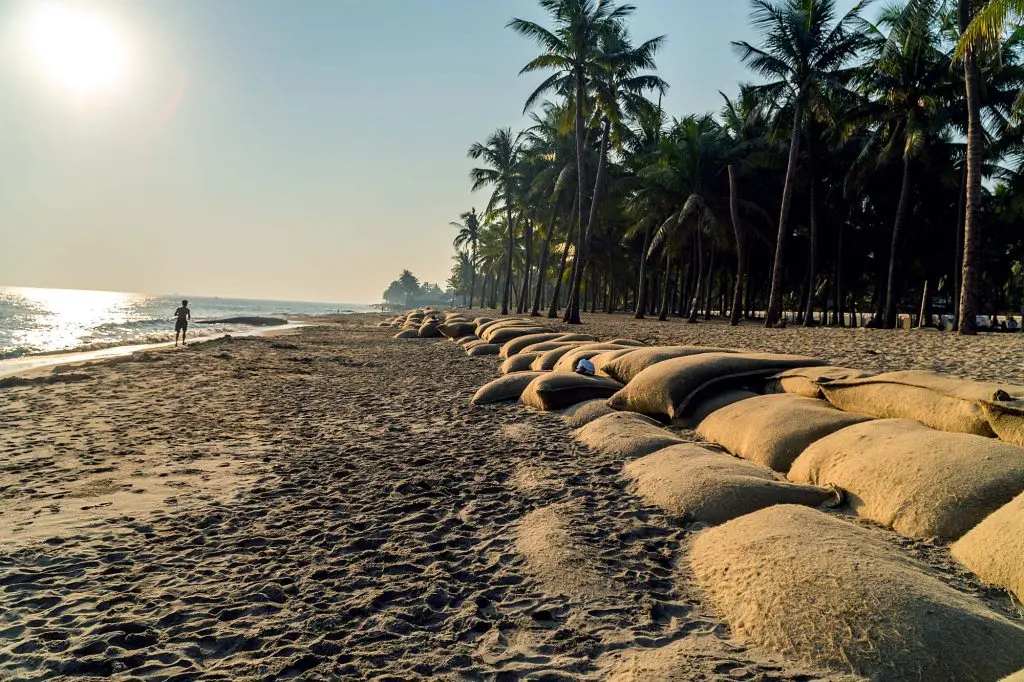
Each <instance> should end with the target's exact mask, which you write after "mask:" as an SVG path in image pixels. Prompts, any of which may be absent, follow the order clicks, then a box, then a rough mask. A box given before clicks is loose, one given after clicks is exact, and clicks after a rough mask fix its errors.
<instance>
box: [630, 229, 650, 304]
mask: <svg viewBox="0 0 1024 682" xmlns="http://www.w3.org/2000/svg"><path fill="white" fill-rule="evenodd" d="M650 245H651V225H650V223H648V224H647V227H646V228H645V229H644V248H643V251H641V252H640V280H639V284H637V290H636V312H635V313H633V319H634V320H642V319H644V313H645V311H646V309H647V249H648V248H649V247H650Z"/></svg>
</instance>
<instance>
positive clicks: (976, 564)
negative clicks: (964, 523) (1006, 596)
mask: <svg viewBox="0 0 1024 682" xmlns="http://www.w3.org/2000/svg"><path fill="white" fill-rule="evenodd" d="M950 551H951V552H952V553H953V556H954V557H956V558H957V560H958V561H959V562H960V563H962V564H963V565H964V566H966V567H967V568H969V569H970V570H971V571H972V572H974V573H975V574H976V575H977V576H978V577H979V578H981V579H982V580H984V581H985V582H986V583H988V584H990V585H998V586H999V587H1002V588H1003V589H1006V590H1009V591H1010V592H1013V593H1014V594H1015V595H1017V599H1018V600H1020V601H1022V602H1024V494H1021V495H1018V496H1017V497H1015V498H1014V499H1012V500H1010V501H1009V502H1007V503H1006V504H1004V505H1003V506H1002V507H1000V508H999V509H997V510H996V511H994V512H993V513H992V514H990V515H989V516H988V517H987V518H986V519H985V520H984V521H982V522H981V523H979V524H978V525H977V526H975V527H974V528H972V529H971V530H970V531H968V532H967V534H966V535H964V536H963V537H962V538H960V539H959V540H957V541H956V542H955V543H953V545H952V546H951V547H950Z"/></svg>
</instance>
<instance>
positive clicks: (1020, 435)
mask: <svg viewBox="0 0 1024 682" xmlns="http://www.w3.org/2000/svg"><path fill="white" fill-rule="evenodd" d="M995 397H996V398H998V400H981V401H979V405H980V406H981V411H982V414H984V415H985V421H987V422H988V426H989V428H990V429H992V432H993V433H995V434H996V437H997V438H998V439H999V440H1003V441H1006V442H1007V443H1013V444H1014V445H1021V446H1024V400H1013V399H1011V398H1010V396H1008V395H1006V396H1004V395H1003V394H997V395H996V396H995Z"/></svg>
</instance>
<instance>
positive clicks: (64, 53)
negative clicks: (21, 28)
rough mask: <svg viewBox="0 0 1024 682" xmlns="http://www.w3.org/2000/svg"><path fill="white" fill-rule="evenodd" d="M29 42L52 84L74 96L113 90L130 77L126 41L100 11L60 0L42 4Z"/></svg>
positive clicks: (129, 55)
mask: <svg viewBox="0 0 1024 682" xmlns="http://www.w3.org/2000/svg"><path fill="white" fill-rule="evenodd" d="M28 41H29V47H30V49H31V51H32V54H33V56H34V58H35V60H36V62H37V64H38V65H39V66H40V67H41V69H42V71H43V73H44V75H45V76H46V78H47V79H48V80H49V81H50V83H51V84H53V85H55V86H57V87H59V88H61V89H63V90H66V91H68V92H70V93H72V94H74V95H79V96H89V95H95V94H100V93H103V92H108V91H111V90H115V89H117V88H118V87H120V86H122V85H123V84H124V83H125V81H126V79H127V77H128V73H129V70H130V66H131V54H130V52H131V51H130V49H129V46H128V41H127V40H126V38H125V36H124V35H123V34H122V33H121V32H120V31H119V30H118V27H117V26H116V24H115V23H114V22H113V21H111V19H110V18H109V17H106V16H104V15H102V14H99V13H98V12H96V11H92V10H89V9H87V8H84V7H79V6H72V5H69V4H67V3H63V2H57V1H56V0H54V1H51V2H43V3H40V4H39V5H37V6H36V8H35V10H34V14H33V16H32V18H31V20H30V23H29V34H28Z"/></svg>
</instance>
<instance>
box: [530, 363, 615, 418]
mask: <svg viewBox="0 0 1024 682" xmlns="http://www.w3.org/2000/svg"><path fill="white" fill-rule="evenodd" d="M620 388H622V384H620V383H619V382H617V381H612V380H611V379H606V378H605V377H588V376H582V375H580V374H570V373H568V372H558V373H554V372H545V373H544V374H543V376H539V377H537V378H536V379H534V380H533V381H532V382H530V385H529V386H527V387H526V390H525V391H523V402H524V403H526V404H527V405H530V406H531V407H536V408H537V409H539V410H561V409H563V408H566V407H569V406H570V405H575V404H576V403H582V402H583V401H585V400H598V399H601V398H607V397H608V396H610V395H612V394H613V393H615V392H616V391H617V390H619V389H620Z"/></svg>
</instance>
